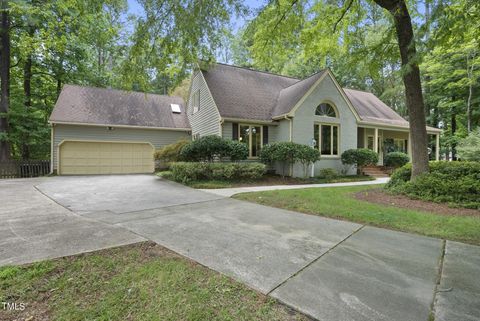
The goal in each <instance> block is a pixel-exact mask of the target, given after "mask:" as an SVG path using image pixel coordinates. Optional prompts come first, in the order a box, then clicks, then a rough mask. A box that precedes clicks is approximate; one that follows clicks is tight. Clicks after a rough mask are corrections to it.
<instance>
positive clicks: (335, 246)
mask: <svg viewBox="0 0 480 321" xmlns="http://www.w3.org/2000/svg"><path fill="white" fill-rule="evenodd" d="M364 227H365V225H362V226H360V227H359V228H358V229H356V230H354V231H353V232H352V233H350V234H349V235H347V236H346V237H345V238H344V239H343V240H341V241H340V242H338V243H337V244H335V245H334V246H332V247H331V248H329V249H328V250H327V251H325V253H322V254H321V255H320V256H318V257H317V258H315V259H314V260H313V261H311V262H309V263H307V264H306V265H305V266H304V267H302V268H301V269H300V270H298V271H297V272H295V273H293V274H292V275H290V276H289V277H288V278H286V279H285V280H283V281H282V282H281V283H279V284H278V285H277V286H275V287H274V288H273V289H271V290H270V291H268V293H267V295H270V294H271V293H272V292H273V291H275V290H276V289H278V288H279V287H281V286H282V285H284V284H285V283H287V282H288V281H289V280H290V279H292V278H294V277H296V276H297V275H298V274H300V273H301V272H303V271H304V270H305V269H307V268H308V267H309V266H310V265H312V264H314V263H315V262H317V261H318V260H320V259H321V258H322V257H324V256H325V255H327V254H328V253H330V252H332V251H333V250H334V249H336V248H337V247H338V246H339V245H341V244H343V243H344V242H345V241H346V240H348V239H349V238H350V237H352V236H353V235H354V234H356V233H358V232H359V231H360V230H361V229H363V228H364Z"/></svg>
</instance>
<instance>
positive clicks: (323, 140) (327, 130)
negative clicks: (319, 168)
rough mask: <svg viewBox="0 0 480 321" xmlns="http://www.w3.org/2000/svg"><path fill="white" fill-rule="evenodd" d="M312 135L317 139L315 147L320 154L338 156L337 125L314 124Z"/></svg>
mask: <svg viewBox="0 0 480 321" xmlns="http://www.w3.org/2000/svg"><path fill="white" fill-rule="evenodd" d="M314 137H315V139H316V140H317V145H316V147H317V148H318V149H319V151H320V155H324V156H338V154H339V141H340V139H339V125H337V124H315V125H314Z"/></svg>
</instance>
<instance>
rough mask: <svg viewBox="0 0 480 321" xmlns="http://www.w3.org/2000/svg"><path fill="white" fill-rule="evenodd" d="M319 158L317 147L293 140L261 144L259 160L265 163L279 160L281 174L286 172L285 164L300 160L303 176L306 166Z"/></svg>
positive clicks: (283, 174)
mask: <svg viewBox="0 0 480 321" xmlns="http://www.w3.org/2000/svg"><path fill="white" fill-rule="evenodd" d="M319 159H320V152H319V151H318V149H315V148H312V147H310V146H308V145H302V144H297V143H293V142H276V143H272V144H267V145H265V146H263V148H262V150H261V151H260V160H261V161H262V162H263V163H266V164H272V163H273V162H279V163H280V164H281V165H282V176H285V174H286V168H287V166H289V165H291V164H293V163H295V162H300V163H301V164H302V166H303V171H304V175H305V177H307V176H308V173H307V171H308V166H309V165H310V164H311V163H314V162H316V161H317V160H319Z"/></svg>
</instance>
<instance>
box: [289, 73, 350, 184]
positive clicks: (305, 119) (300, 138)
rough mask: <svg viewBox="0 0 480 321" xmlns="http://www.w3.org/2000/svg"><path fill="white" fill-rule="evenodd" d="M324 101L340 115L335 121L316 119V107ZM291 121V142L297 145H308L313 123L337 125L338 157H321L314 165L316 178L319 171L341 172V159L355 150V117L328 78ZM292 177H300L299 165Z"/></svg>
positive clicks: (329, 118) (295, 167)
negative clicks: (346, 153)
mask: <svg viewBox="0 0 480 321" xmlns="http://www.w3.org/2000/svg"><path fill="white" fill-rule="evenodd" d="M324 101H328V102H331V103H333V104H334V105H335V107H336V108H337V110H338V113H339V117H338V118H331V117H320V116H316V115H315V109H316V107H317V106H318V105H319V104H320V103H322V102H324ZM292 121H293V127H292V131H293V135H292V136H293V141H294V142H295V143H299V144H310V142H311V140H312V138H313V131H314V124H315V123H335V124H339V126H340V129H339V130H340V144H339V145H340V150H339V156H338V157H335V156H322V157H321V159H320V161H318V162H317V163H316V164H315V175H317V174H318V172H319V170H320V169H321V168H334V169H336V170H337V171H339V172H340V171H342V170H343V165H342V162H341V160H340V155H341V154H342V152H343V151H345V150H347V149H351V148H357V122H356V118H355V115H354V114H353V112H352V111H351V110H350V108H349V107H348V104H347V102H346V101H345V100H344V99H343V97H342V95H341V93H340V92H339V91H338V89H337V87H336V86H335V83H334V82H333V80H332V79H331V77H330V76H329V75H327V76H326V78H325V79H324V80H323V81H321V82H320V84H319V85H318V86H317V87H316V88H315V90H314V91H313V92H312V93H311V94H310V95H309V96H308V97H307V98H306V99H305V100H304V102H303V103H302V105H301V106H299V108H298V109H297V110H296V111H295V115H294V118H293V120H292ZM316 139H317V138H316ZM317 140H318V139H317ZM352 173H353V172H352ZM293 175H294V176H302V175H303V170H302V167H301V165H299V164H296V165H295V166H294V167H293Z"/></svg>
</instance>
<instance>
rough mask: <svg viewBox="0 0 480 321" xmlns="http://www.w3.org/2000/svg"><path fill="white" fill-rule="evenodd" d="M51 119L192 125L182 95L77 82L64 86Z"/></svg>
mask: <svg viewBox="0 0 480 321" xmlns="http://www.w3.org/2000/svg"><path fill="white" fill-rule="evenodd" d="M170 104H177V105H179V106H180V110H181V113H179V114H177V113H172V110H171V107H170ZM50 121H51V122H68V123H86V124H102V125H129V126H142V127H164V128H190V124H189V122H188V118H187V115H186V111H185V104H184V101H183V99H182V98H180V97H170V96H164V95H155V94H146V93H140V92H132V91H123V90H116V89H104V88H93V87H84V86H77V85H65V86H64V87H63V89H62V92H61V93H60V96H59V97H58V100H57V103H56V104H55V107H54V109H53V112H52V114H51V115H50Z"/></svg>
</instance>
